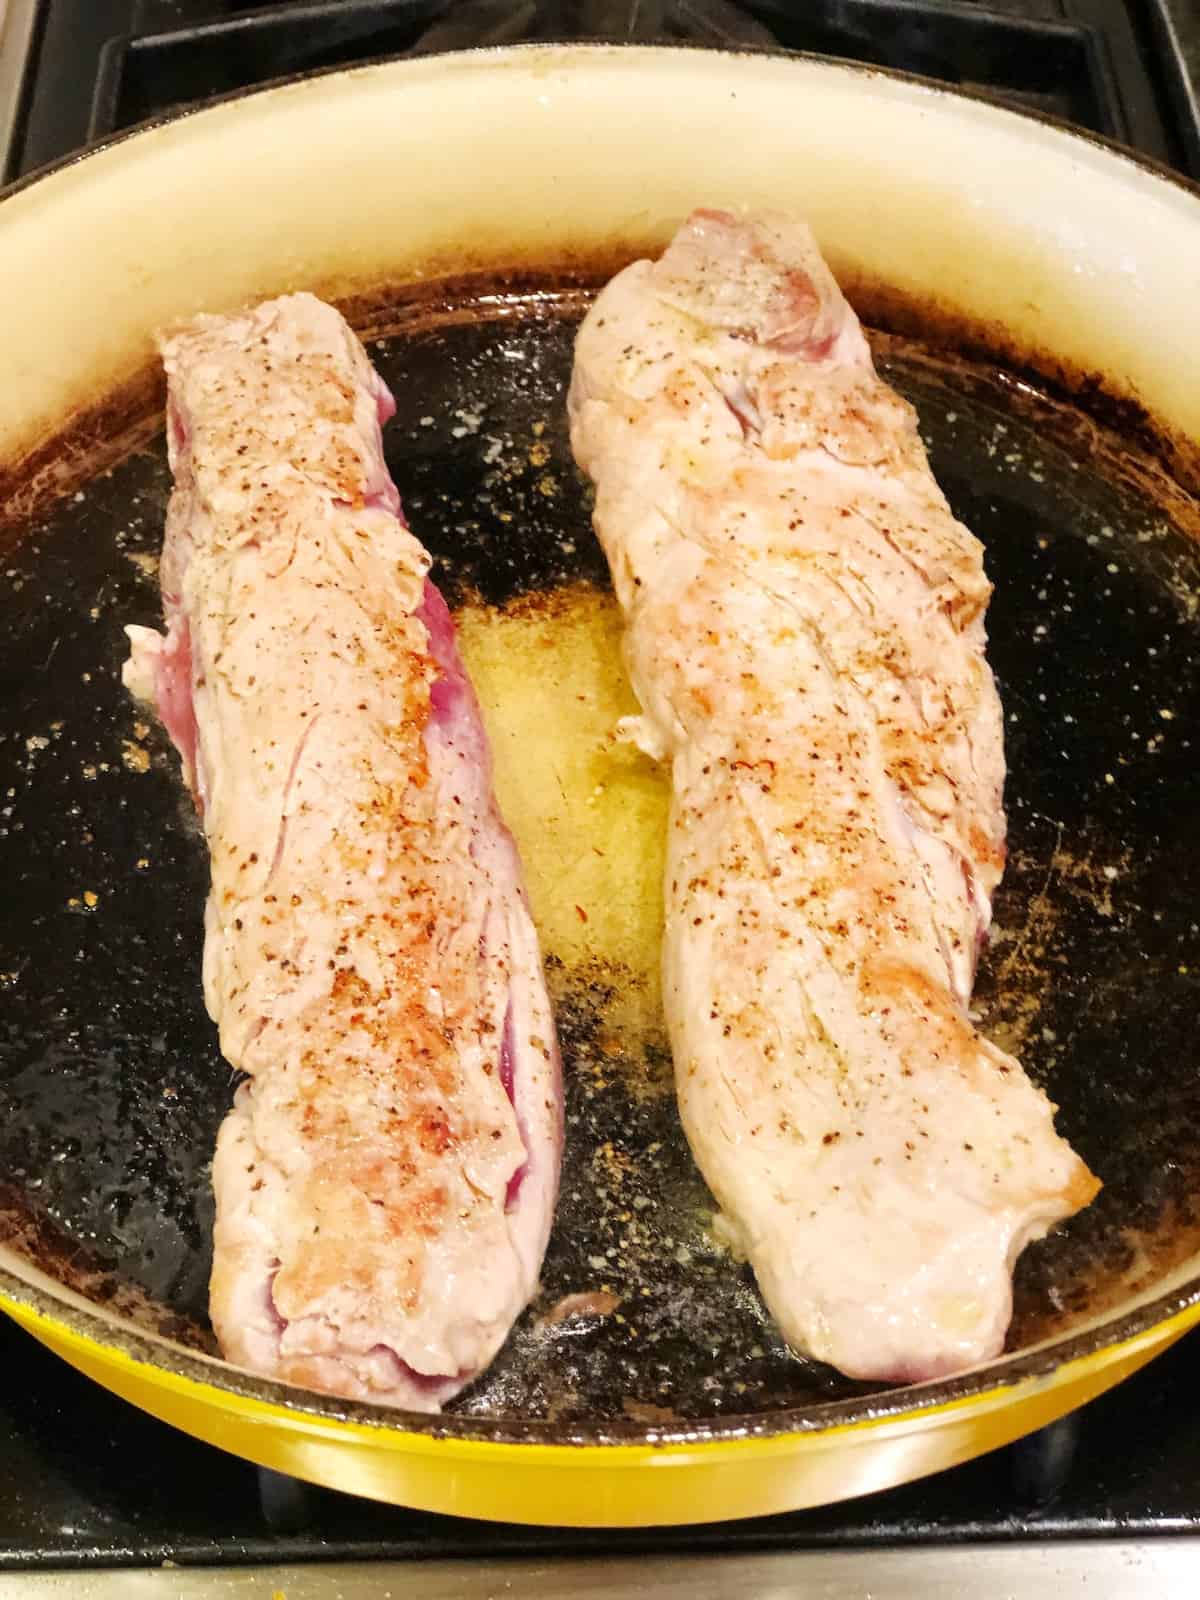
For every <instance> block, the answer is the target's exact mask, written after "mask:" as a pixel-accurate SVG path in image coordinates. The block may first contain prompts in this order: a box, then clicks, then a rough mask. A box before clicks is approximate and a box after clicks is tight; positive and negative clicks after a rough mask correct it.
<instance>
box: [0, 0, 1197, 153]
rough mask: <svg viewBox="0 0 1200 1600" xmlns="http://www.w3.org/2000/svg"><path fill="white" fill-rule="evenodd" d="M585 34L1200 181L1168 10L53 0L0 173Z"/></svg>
mask: <svg viewBox="0 0 1200 1600" xmlns="http://www.w3.org/2000/svg"><path fill="white" fill-rule="evenodd" d="M1001 6H1003V9H1001V8H1000V7H1001ZM583 38H590V39H610V40H614V39H615V40H622V39H626V40H627V39H637V40H639V41H660V42H661V41H689V42H692V43H697V44H707V45H736V44H749V45H757V46H767V47H776V48H781V49H784V50H805V51H815V52H818V53H821V54H827V55H835V56H841V57H844V58H847V59H851V60H856V61H862V62H867V63H870V64H873V65H878V66H887V67H894V68H898V69H901V70H903V71H908V72H916V73H920V74H922V75H923V76H926V77H930V78H934V79H937V80H939V81H941V82H944V83H948V84H956V85H961V86H963V87H968V88H971V89H974V90H976V91H979V92H982V93H985V94H988V95H990V96H992V97H993V98H995V99H997V100H1000V101H1002V102H1005V103H1008V104H1010V105H1015V106H1017V107H1018V108H1022V109H1025V110H1032V111H1038V112H1046V113H1050V114H1052V115H1054V116H1058V117H1061V118H1063V119H1065V120H1067V121H1069V122H1073V123H1076V124H1077V125H1079V126H1080V127H1084V128H1087V129H1090V130H1091V131H1093V132H1096V133H1100V134H1104V135H1106V136H1107V137H1109V138H1113V139H1117V140H1120V141H1121V142H1122V143H1125V144H1129V145H1131V146H1132V147H1133V148H1135V149H1137V150H1140V151H1141V152H1142V153H1143V154H1145V155H1149V156H1151V157H1153V158H1154V159H1156V160H1159V161H1163V162H1166V163H1168V164H1171V165H1174V166H1176V167H1178V168H1180V169H1181V170H1183V171H1187V172H1190V173H1191V174H1192V175H1193V176H1196V177H1200V128H1198V126H1197V120H1196V113H1195V104H1194V101H1193V99H1192V97H1191V95H1190V92H1189V90H1188V85H1187V77H1186V74H1185V72H1184V69H1183V66H1182V62H1181V60H1180V55H1179V51H1178V47H1177V45H1176V43H1175V40H1174V35H1173V32H1172V29H1171V25H1170V22H1169V19H1168V16H1167V13H1166V11H1165V9H1164V0H999V3H998V5H997V8H995V9H993V8H991V7H989V6H984V5H980V4H976V3H974V0H746V3H743V4H734V3H733V0H284V3H276V4H274V5H268V6H254V7H248V6H246V5H245V4H242V3H240V0H89V3H88V4H86V5H82V4H80V0H44V4H43V18H42V39H41V48H40V52H39V57H38V61H37V67H36V72H35V74H34V78H33V86H32V92H31V93H29V94H28V95H27V104H26V107H25V114H24V117H23V121H22V127H21V130H20V137H19V140H18V145H17V149H16V151H15V152H14V154H13V157H12V159H11V162H10V169H11V170H10V172H9V174H8V175H9V176H16V175H17V174H18V173H25V172H29V171H32V170H35V169H36V168H38V167H40V166H43V165H45V164H47V163H48V162H51V161H54V160H56V159H58V158H60V157H61V156H63V155H66V154H68V153H70V152H71V151H72V150H75V149H77V148H79V147H80V146H82V145H83V144H85V143H86V142H88V141H89V140H92V139H96V138H100V137H103V136H106V135H108V134H111V133H113V132H115V131H118V130H120V129H123V128H128V127H131V126H133V125H135V124H136V123H138V122H140V121H143V120H144V119H146V118H147V117H152V116H157V115H161V114H164V113H169V112H171V111H173V110H176V109H179V108H181V107H183V106H187V105H194V104H196V103H198V102H201V101H203V100H205V99H208V98H211V97H213V96H215V95H220V94H228V93H231V92H234V91H237V90H241V89H248V88H252V87H254V86H256V85H260V84H264V83H268V82H271V81H274V80H277V79H279V78H282V77H286V76H290V75H292V74H295V73H299V72H307V71H315V70H319V69H321V68H327V67H337V66H346V65H350V64H353V63H355V62H360V61H366V60H375V59H379V58H383V57H389V56H397V55H404V54H409V53H429V52H432V51H436V50H446V49H458V48H466V47H469V46H473V45H481V44H499V43H514V42H517V41H523V40H542V41H549V40H567V39H583Z"/></svg>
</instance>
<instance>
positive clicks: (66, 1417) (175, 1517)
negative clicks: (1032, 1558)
mask: <svg viewBox="0 0 1200 1600" xmlns="http://www.w3.org/2000/svg"><path fill="white" fill-rule="evenodd" d="M1198 1352H1200V1344H1198V1343H1197V1336H1196V1335H1192V1336H1189V1337H1187V1338H1185V1339H1183V1340H1182V1341H1181V1342H1180V1344H1178V1345H1177V1346H1176V1347H1175V1349H1174V1350H1172V1351H1170V1352H1168V1354H1167V1355H1165V1356H1162V1357H1161V1358H1160V1359H1159V1360H1158V1361H1156V1362H1155V1363H1154V1364H1153V1366H1152V1367H1150V1368H1149V1369H1147V1370H1145V1371H1143V1372H1142V1373H1140V1374H1138V1375H1137V1376H1136V1377H1134V1378H1131V1379H1130V1380H1129V1381H1128V1382H1127V1383H1125V1384H1123V1385H1122V1386H1121V1387H1120V1388H1118V1389H1116V1390H1114V1391H1112V1392H1111V1393H1109V1394H1107V1395H1105V1396H1103V1397H1102V1398H1101V1399H1099V1400H1097V1401H1094V1402H1093V1403H1092V1404H1091V1405H1090V1406H1088V1407H1086V1408H1085V1409H1084V1410H1083V1411H1082V1412H1079V1413H1077V1414H1076V1415H1075V1416H1074V1417H1072V1418H1068V1419H1066V1420H1065V1421H1064V1423H1062V1424H1056V1425H1055V1427H1054V1428H1052V1429H1049V1430H1047V1431H1046V1432H1045V1433H1043V1434H1040V1435H1036V1436H1035V1437H1034V1438H1032V1439H1030V1440H1026V1441H1023V1442H1022V1443H1020V1444H1018V1445H1015V1446H1011V1447H1010V1448H1008V1449H1006V1450H1002V1451H999V1452H997V1453H995V1454H993V1455H991V1456H987V1457H984V1458H983V1459H982V1460H979V1461H975V1462H972V1463H970V1464H969V1465H967V1466H964V1467H957V1468H955V1469H954V1470H953V1471H951V1472H944V1473H941V1474H940V1475H939V1476H937V1477H934V1478H927V1479H925V1480H924V1481H923V1482H921V1483H915V1484H909V1485H906V1486H905V1487H903V1488H900V1489H893V1490H889V1491H888V1492H886V1493H884V1494H877V1495H872V1496H869V1497H867V1498H866V1499H863V1500H857V1501H853V1502H850V1503H848V1504H845V1505H841V1506H832V1507H828V1508H825V1509H822V1510H817V1511H807V1512H798V1513H794V1514H791V1515H788V1516H779V1517H763V1518H760V1519H758V1520H755V1521H752V1522H741V1523H718V1524H713V1525H711V1526H706V1527H699V1528H677V1529H668V1530H654V1529H650V1530H647V1531H645V1532H640V1531H636V1532H619V1531H613V1530H610V1529H600V1530H577V1529H562V1530H554V1529H531V1528H523V1527H519V1526H516V1525H512V1526H509V1525H497V1524H493V1523H482V1522H467V1521H460V1520H458V1519H455V1518H452V1517H440V1516H431V1515H426V1514H424V1513H421V1512H415V1511H404V1510H398V1509H394V1508H392V1507H388V1506H379V1505H374V1504H372V1503H371V1502H369V1501H364V1500H356V1499H352V1498H350V1497H349V1496H347V1495H339V1494H334V1493H332V1492H330V1491H328V1490H324V1489H310V1488H308V1487H306V1486H304V1485H301V1484H296V1483H293V1482H291V1480H285V1479H280V1478H276V1477H274V1476H273V1475H272V1474H268V1473H259V1472H258V1471H257V1470H256V1469H255V1468H254V1467H252V1466H248V1465H247V1464H246V1463H244V1462H242V1461H239V1460H235V1459H234V1458H233V1457H232V1456H227V1455H224V1454H222V1453H221V1452H220V1451H218V1450H214V1449H212V1448H211V1447H210V1446H207V1445H203V1444H199V1443H197V1442H196V1441H194V1440H192V1439H189V1438H187V1437H186V1436H185V1435H184V1434H181V1433H177V1432H176V1431H175V1430H174V1429H172V1428H169V1427H167V1426H166V1425H165V1424H164V1423H161V1422H156V1421H155V1420H153V1419H152V1418H150V1417H148V1416H144V1415H142V1413H141V1412H138V1411H134V1410H133V1409H132V1408H130V1407H129V1406H127V1405H126V1404H125V1403H124V1402H123V1401H121V1400H118V1399H116V1398H114V1397H113V1396H111V1395H109V1394H108V1393H107V1392H106V1391H105V1390H102V1389H99V1388H97V1387H96V1386H95V1385H94V1384H93V1383H91V1382H90V1381H89V1380H88V1379H86V1378H83V1377H81V1376H80V1375H79V1374H78V1373H76V1372H74V1371H73V1370H72V1369H71V1368H69V1367H67V1366H65V1365H64V1364H63V1363H62V1362H61V1361H60V1360H59V1359H58V1357H57V1356H53V1355H51V1354H49V1352H47V1351H45V1350H43V1349H42V1348H41V1346H39V1345H37V1344H36V1343H35V1342H34V1341H33V1340H32V1339H31V1338H30V1337H29V1336H28V1335H27V1334H25V1333H23V1332H21V1331H20V1330H19V1329H17V1328H15V1327H13V1326H10V1325H8V1324H7V1323H6V1322H4V1321H2V1320H0V1368H2V1370H3V1371H4V1373H5V1385H4V1396H3V1399H2V1400H0V1570H3V1568H4V1567H5V1566H9V1567H24V1566H32V1565H45V1566H49V1567H62V1566H66V1565H73V1564H76V1563H95V1564H98V1565H105V1566H111V1565H115V1564H117V1563H126V1562H129V1563H137V1564H143V1563H145V1564H148V1565H157V1564H158V1563H160V1562H161V1561H163V1560H172V1561H177V1562H180V1563H181V1564H183V1563H191V1562H198V1561H209V1562H222V1563H227V1562H238V1561H272V1562H287V1561H294V1560H307V1559H316V1558H320V1559H324V1560H333V1559H336V1558H351V1557H376V1556H381V1557H383V1556H386V1557H391V1558H394V1559H402V1558H405V1557H417V1556H422V1557H441V1556H471V1555H480V1556H482V1555H485V1554H486V1555H489V1556H494V1555H500V1554H502V1555H518V1554H535V1555H549V1554H552V1553H556V1554H564V1555H567V1554H570V1555H585V1554H587V1553H589V1552H594V1553H604V1554H606V1555H613V1554H616V1553H618V1552H619V1551H634V1552H636V1551H650V1550H656V1551H662V1550H670V1549H679V1550H690V1551H696V1550H723V1551H726V1552H729V1551H732V1550H736V1549H739V1548H741V1549H747V1550H749V1549H800V1548H804V1547H806V1546H822V1545H823V1546H830V1545H841V1546H848V1545H864V1544H889V1545H894V1544H901V1545H904V1544H908V1545H911V1544H916V1543H919V1542H923V1541H928V1540H937V1541H946V1540H966V1539H987V1540H993V1539H1009V1538H1031V1537H1032V1538H1047V1537H1055V1536H1059V1537H1061V1536H1064V1535H1072V1536H1079V1535H1081V1534H1089V1535H1091V1534H1100V1535H1106V1534H1107V1535H1121V1536H1123V1537H1130V1536H1132V1535H1135V1534H1138V1533H1180V1532H1195V1531H1197V1530H1198V1529H1200V1428H1198V1427H1197V1419H1198V1418H1200V1381H1198V1379H1197V1354H1198ZM0 1587H2V1579H0Z"/></svg>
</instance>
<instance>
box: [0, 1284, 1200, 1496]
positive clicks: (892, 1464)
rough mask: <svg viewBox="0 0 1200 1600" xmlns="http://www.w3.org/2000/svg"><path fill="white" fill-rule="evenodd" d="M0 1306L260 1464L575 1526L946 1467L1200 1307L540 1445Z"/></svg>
mask: <svg viewBox="0 0 1200 1600" xmlns="http://www.w3.org/2000/svg"><path fill="white" fill-rule="evenodd" d="M0 1305H2V1306H3V1308H4V1309H5V1310H6V1311H8V1312H9V1314H10V1315H11V1316H13V1317H14V1318H15V1319H16V1320H17V1321H18V1322H19V1323H21V1325H22V1326H23V1327H25V1328H27V1329H28V1330H29V1331H30V1332H31V1333H32V1334H34V1335H35V1336H36V1337H37V1338H38V1339H40V1340H41V1341H42V1342H43V1343H44V1344H46V1345H48V1346H49V1347H50V1348H51V1349H52V1350H54V1351H56V1352H57V1353H58V1354H59V1355H61V1356H63V1357H64V1358H65V1359H66V1360H67V1361H69V1362H70V1363H71V1364H72V1365H73V1366H75V1367H78V1368H79V1370H80V1371H81V1372H84V1373H86V1374H87V1375H88V1376H89V1377H91V1378H94V1379H95V1380H96V1381H97V1382H98V1383H101V1384H103V1385H104V1386H105V1387H106V1388H108V1389H111V1390H112V1391H113V1392H114V1393H115V1394H118V1395H120V1396H121V1397H122V1398H123V1399H125V1400H129V1401H131V1402H132V1403H133V1404H134V1405H137V1406H140V1407H141V1408H142V1409H143V1410H145V1411H149V1412H150V1413H152V1415H154V1416H156V1417H160V1418H162V1420H163V1421H165V1422H169V1423H172V1424H173V1425H174V1426H175V1427H177V1428H181V1429H183V1431H184V1432H185V1433H190V1434H194V1435H195V1436H196V1437H197V1438H199V1439H203V1440H205V1441H206V1442H207V1443H209V1444H214V1445H218V1446H219V1447H220V1448H222V1449H224V1450H229V1451H232V1452H233V1453H234V1454H235V1455H238V1456H242V1457H245V1458H246V1459H247V1460H250V1461H254V1462H256V1463H258V1464H259V1465H260V1466H265V1467H272V1468H274V1470H275V1471H277V1472H284V1473H288V1474H290V1475H291V1476H293V1477H296V1478H303V1479H305V1480H306V1481H308V1482H311V1483H318V1484H323V1485H325V1486H326V1487H328V1488H333V1489H339V1490H342V1491H344V1492H347V1493H351V1494H358V1495H364V1496H367V1497H369V1498H371V1499H375V1500H384V1501H388V1502H391V1503H394V1504H398V1505H405V1506H412V1507H416V1508H419V1509H421V1510H424V1511H437V1512H444V1513H447V1514H449V1515H453V1516H465V1517H476V1518H482V1519H486V1520H493V1521H501V1522H525V1523H540V1524H553V1525H569V1526H576V1527H636V1526H648V1525H651V1524H655V1525H665V1524H671V1523H689V1522H696V1521H700V1520H714V1521H715V1520H722V1521H724V1520H730V1519H734V1518H738V1517H752V1516H764V1515H767V1514H770V1513H772V1512H781V1511H792V1510H797V1509H801V1508H803V1507H805V1506H815V1505H825V1504H828V1503H830V1502H832V1501H835V1500H844V1499H848V1498H850V1497H851V1496H854V1495H861V1494H867V1493H870V1492H872V1491H874V1490H878V1489H886V1488H890V1487H892V1486H893V1485H895V1484H898V1483H905V1482H907V1481H909V1480H910V1479H913V1478H919V1477H923V1476H925V1475H926V1474H928V1473H931V1472H938V1471H940V1470H941V1469H942V1468H944V1467H952V1466H957V1465H958V1464H959V1463H961V1462H964V1461H969V1460H970V1459H971V1458H972V1457H974V1456H978V1455H982V1454H983V1453H984V1452H986V1451H988V1450H993V1449H996V1448H997V1447H998V1446H1000V1445H1004V1444H1008V1443H1009V1442H1010V1441H1011V1440H1013V1439H1016V1438H1019V1437H1020V1436H1021V1435H1022V1434H1025V1433H1029V1432H1032V1431H1033V1430H1034V1429H1036V1428H1041V1427H1044V1426H1045V1425H1046V1424H1047V1423H1049V1422H1053V1421H1054V1420H1055V1419H1056V1418H1057V1417H1061V1416H1062V1415H1063V1414H1064V1413H1065V1412H1067V1411H1070V1410H1072V1409H1073V1408H1074V1407H1076V1406H1079V1405H1082V1404H1084V1403H1085V1402H1086V1401H1088V1400H1091V1399H1093V1398H1094V1397H1095V1396H1096V1395H1098V1394H1101V1393H1103V1391H1104V1390H1105V1389H1108V1388H1111V1387H1112V1385H1113V1384H1115V1383H1118V1382H1120V1380H1121V1379H1122V1378H1125V1377H1128V1376H1129V1374H1130V1373H1132V1372H1136V1371H1137V1369H1138V1368H1139V1367H1141V1366H1143V1365H1144V1364H1145V1363H1146V1362H1147V1361H1149V1360H1150V1358H1151V1357H1152V1356H1154V1355H1157V1354H1159V1353H1160V1352H1161V1351H1162V1350H1164V1349H1166V1348H1167V1347H1168V1346H1169V1345H1171V1344H1173V1343H1174V1342H1175V1340H1176V1339H1177V1338H1179V1336H1180V1335H1181V1334H1182V1333H1184V1332H1186V1331H1187V1329H1188V1328H1190V1327H1191V1326H1192V1325H1193V1324H1194V1323H1195V1322H1196V1321H1197V1320H1198V1319H1200V1306H1190V1307H1188V1308H1187V1309H1186V1310H1184V1311H1182V1312H1179V1313H1177V1314H1176V1315H1175V1316H1174V1317H1171V1318H1169V1319H1167V1320H1165V1321H1163V1322H1160V1323H1158V1324H1156V1325H1155V1326H1153V1327H1151V1328H1150V1329H1148V1330H1147V1331H1146V1332H1144V1333H1142V1334H1139V1335H1137V1336H1136V1337H1134V1338H1131V1339H1128V1340H1126V1341H1124V1342H1122V1343H1120V1344H1115V1345H1110V1346H1108V1347H1106V1348H1103V1349H1101V1350H1098V1351H1095V1352H1093V1353H1091V1354H1088V1355H1086V1356H1082V1357H1079V1358H1078V1359H1076V1360H1074V1361H1071V1362H1068V1363H1065V1364H1064V1365H1063V1366H1061V1367H1059V1368H1057V1369H1056V1370H1055V1371H1054V1372H1053V1373H1052V1374H1051V1376H1049V1377H1048V1378H1041V1379H1031V1380H1026V1381H1024V1382H1019V1383H1017V1384H1014V1385H1010V1386H1002V1387H997V1388H988V1389H984V1390H983V1391H982V1392H980V1393H978V1394H975V1395H971V1396H970V1397H968V1398H965V1399H961V1400H955V1401H951V1402H949V1403H947V1404H945V1405H941V1406H936V1407H933V1408H931V1409H928V1410H920V1411H912V1412H909V1413H905V1414H901V1415H899V1416H892V1417H888V1418H886V1419H882V1420H878V1421H873V1420H869V1419H868V1420H863V1421H857V1422H853V1423H850V1424H847V1425H844V1426H840V1427H839V1426H835V1427H831V1428H825V1429H819V1430H816V1431H812V1432H801V1433H786V1434H779V1435H774V1436H772V1437H769V1438H751V1439H745V1438H743V1439H725V1440H717V1441H708V1442H705V1443H703V1444H693V1445H689V1444H670V1445H650V1444H635V1445H626V1444H619V1445H563V1444H549V1445H548V1444H537V1443H529V1444H497V1443H492V1442H490V1441H477V1440H469V1439H432V1438H428V1437H425V1436H422V1435H419V1434H413V1433H407V1432H405V1431H404V1430H403V1429H402V1428H380V1427H374V1426H364V1425H362V1424H360V1423H349V1422H344V1421H336V1420H332V1419H330V1420H324V1419H321V1418H318V1417H313V1416H310V1415H306V1414H304V1413H302V1412H298V1411H294V1410H290V1409H289V1408H287V1407H286V1406H282V1405H271V1404H267V1403H265V1402H263V1401H260V1400H256V1399H251V1398H248V1397H246V1396H243V1395H235V1394H231V1393H230V1392H229V1391H228V1390H225V1389H222V1388H218V1387H216V1386H215V1385H211V1384H206V1383H201V1382H197V1381H196V1380H194V1379H192V1378H189V1377H185V1376H183V1375H180V1374H178V1373H175V1372H172V1371H170V1370H167V1369H166V1368H164V1367H159V1366H155V1365H151V1364H149V1363H147V1362H144V1361H139V1360H136V1359H134V1358H133V1357H131V1356H130V1355H129V1354H127V1353H126V1352H125V1351H123V1350H121V1349H118V1348H115V1347H113V1346H111V1345H106V1344H103V1343H99V1342H97V1341H94V1340H91V1339H88V1338H86V1337H84V1336H82V1335H81V1334H79V1333H77V1332H76V1331H75V1330H73V1329H71V1328H69V1327H67V1326H66V1325H65V1324H64V1323H61V1322H59V1321H57V1320H55V1319H54V1318H52V1317H48V1316H44V1315H41V1314H39V1313H38V1312H36V1311H32V1310H31V1309H30V1308H29V1307H28V1306H25V1305H22V1304H20V1303H18V1302H14V1301H7V1300H2V1299H0Z"/></svg>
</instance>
